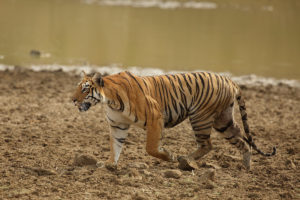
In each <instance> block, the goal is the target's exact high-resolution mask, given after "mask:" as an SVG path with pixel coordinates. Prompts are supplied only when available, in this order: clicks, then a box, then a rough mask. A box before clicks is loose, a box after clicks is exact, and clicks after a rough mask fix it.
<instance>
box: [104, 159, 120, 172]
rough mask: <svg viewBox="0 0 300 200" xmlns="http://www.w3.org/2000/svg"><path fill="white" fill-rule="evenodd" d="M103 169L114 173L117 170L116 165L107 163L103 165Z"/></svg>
mask: <svg viewBox="0 0 300 200" xmlns="http://www.w3.org/2000/svg"><path fill="white" fill-rule="evenodd" d="M104 166H105V168H106V169H107V170H109V171H116V170H117V164H115V163H113V162H110V161H107V162H105V164H104Z"/></svg>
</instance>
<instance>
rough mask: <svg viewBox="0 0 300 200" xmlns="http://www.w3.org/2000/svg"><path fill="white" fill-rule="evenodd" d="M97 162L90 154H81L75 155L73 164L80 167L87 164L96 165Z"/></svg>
mask: <svg viewBox="0 0 300 200" xmlns="http://www.w3.org/2000/svg"><path fill="white" fill-rule="evenodd" d="M96 164H97V160H96V159H95V158H93V157H92V156H89V155H80V156H78V155H75V158H74V162H73V165H75V166H79V167H82V166H87V165H94V166H96Z"/></svg>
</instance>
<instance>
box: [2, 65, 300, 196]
mask: <svg viewBox="0 0 300 200" xmlns="http://www.w3.org/2000/svg"><path fill="white" fill-rule="evenodd" d="M79 80H80V77H79V76H78V75H73V74H71V73H65V72H62V71H56V72H32V71H29V70H22V69H19V70H14V71H0V199H297V198H300V196H299V193H300V190H299V181H300V180H299V162H300V157H299V151H300V147H299V143H300V104H299V102H300V88H297V87H291V86H289V85H286V84H284V83H279V84H275V85H274V84H273V85H268V84H266V85H264V86H262V85H261V86H259V85H248V84H242V85H241V87H242V89H243V92H244V95H245V98H246V106H247V112H248V118H249V125H250V131H251V132H252V134H253V135H254V140H255V142H256V144H257V145H258V146H259V147H260V148H261V149H262V150H263V151H271V147H272V146H276V147H277V150H278V151H277V155H276V156H274V157H270V158H266V157H262V156H260V155H257V154H256V153H253V154H254V155H253V157H252V169H251V171H249V172H247V171H246V170H245V169H244V168H243V166H242V161H241V159H242V158H241V155H240V153H239V152H238V151H237V150H236V149H235V148H234V147H232V146H231V145H229V144H228V143H227V141H226V140H224V139H223V138H222V137H220V134H218V133H216V132H213V133H212V143H213V150H212V151H211V152H210V153H209V154H208V155H207V156H205V157H204V158H203V159H201V160H200V161H199V162H198V165H199V169H198V170H195V171H193V172H186V171H177V170H178V169H177V164H176V163H168V162H163V161H160V160H158V159H155V158H153V157H151V156H149V155H147V153H146V151H145V132H144V131H143V130H141V129H139V128H134V127H133V128H131V129H130V131H129V137H128V140H127V142H126V145H125V148H124V149H123V152H122V154H121V157H120V161H119V166H118V169H117V170H116V171H110V170H108V169H106V168H105V167H101V164H98V165H95V163H96V162H99V163H102V162H104V161H105V160H106V159H107V158H108V156H109V129H108V125H107V123H106V121H105V114H104V110H103V108H102V106H100V105H99V106H96V107H94V108H93V109H91V110H89V111H88V112H86V113H79V112H78V110H77V109H76V108H75V107H74V106H73V104H72V103H71V101H70V97H71V94H72V92H73V90H74V88H75V86H76V84H77V83H78V82H79ZM236 117H237V118H238V117H239V116H238V115H237V116H236ZM164 133H165V137H164V139H163V144H164V146H165V147H166V148H167V149H168V150H170V151H172V152H174V153H176V154H178V155H186V154H187V153H189V152H190V151H192V150H193V149H195V148H196V143H195V141H194V139H193V133H192V130H191V127H190V125H189V124H188V122H187V121H185V122H183V123H182V124H180V125H178V126H177V127H175V128H173V129H165V130H164ZM82 155H84V156H85V157H84V156H83V157H82ZM75 158H77V159H75ZM78 158H81V160H79V159H78ZM84 158H86V159H84ZM87 164H89V165H87ZM172 170H173V171H172ZM169 171H171V172H169ZM172 172H173V173H172ZM170 174H171V175H170Z"/></svg>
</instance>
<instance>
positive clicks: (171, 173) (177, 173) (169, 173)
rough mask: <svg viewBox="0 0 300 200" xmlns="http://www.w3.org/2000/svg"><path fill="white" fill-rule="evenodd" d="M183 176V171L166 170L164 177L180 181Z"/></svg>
mask: <svg viewBox="0 0 300 200" xmlns="http://www.w3.org/2000/svg"><path fill="white" fill-rule="evenodd" d="M181 175H182V173H181V171H179V170H177V169H170V170H166V171H165V172H164V176H165V177H166V178H175V179H178V178H180V177H181Z"/></svg>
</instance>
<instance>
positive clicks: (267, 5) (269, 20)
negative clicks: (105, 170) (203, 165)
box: [0, 0, 300, 79]
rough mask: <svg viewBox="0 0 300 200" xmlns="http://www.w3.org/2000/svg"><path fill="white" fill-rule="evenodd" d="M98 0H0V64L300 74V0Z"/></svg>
mask: <svg viewBox="0 0 300 200" xmlns="http://www.w3.org/2000/svg"><path fill="white" fill-rule="evenodd" d="M98 2H99V0H98V1H97V0H89V1H87V0H86V1H81V0H26V1H25V0H0V63H3V64H9V65H21V66H25V65H38V64H53V63H58V64H63V65H97V66H102V65H111V64H119V65H123V66H140V67H154V68H161V69H164V70H185V71H186V70H209V71H215V72H230V73H233V74H234V75H246V74H257V75H260V76H266V77H275V78H288V79H300V56H299V52H300V1H297V0H285V1H281V0H273V1H267V0H264V1H253V0H244V1H237V0H222V1H221V0H219V1H213V2H210V1H206V2H204V3H208V4H206V5H210V6H206V7H205V6H202V7H201V6H200V7H198V8H197V9H196V8H191V7H193V6H190V7H189V8H183V4H179V6H178V5H177V6H175V7H174V6H173V9H162V8H168V6H165V7H164V5H166V4H162V5H163V6H159V5H158V4H152V5H150V6H148V7H147V6H146V7H143V4H139V5H133V6H104V5H99V3H98ZM100 2H101V1H100ZM121 2H122V1H121ZM123 2H124V1H123ZM126 2H129V3H128V5H132V4H130V2H131V1H126ZM148 2H149V1H148ZM185 2H186V1H185ZM202 3H203V2H202ZM202 5H204V4H202ZM171 7H172V6H171ZM185 7H188V6H185ZM194 7H196V6H194ZM32 50H35V51H32Z"/></svg>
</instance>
